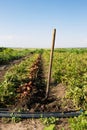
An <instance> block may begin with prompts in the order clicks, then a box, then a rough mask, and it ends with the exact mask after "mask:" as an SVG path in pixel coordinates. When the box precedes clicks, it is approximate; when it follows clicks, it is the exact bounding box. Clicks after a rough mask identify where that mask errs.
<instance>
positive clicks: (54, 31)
mask: <svg viewBox="0 0 87 130" xmlns="http://www.w3.org/2000/svg"><path fill="white" fill-rule="evenodd" d="M55 36H56V29H54V30H53V36H52V48H51V53H50V63H49V72H48V81H47V88H46V98H48V96H49V92H50V81H51V71H52V61H53V52H54V45H55Z"/></svg>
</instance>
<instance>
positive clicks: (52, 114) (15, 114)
mask: <svg viewBox="0 0 87 130" xmlns="http://www.w3.org/2000/svg"><path fill="white" fill-rule="evenodd" d="M82 113H83V111H82V110H80V111H72V112H34V113H29V112H9V111H0V118H2V117H5V118H12V117H16V118H25V119H27V118H49V117H55V118H70V117H77V116H79V115H81V114H82Z"/></svg>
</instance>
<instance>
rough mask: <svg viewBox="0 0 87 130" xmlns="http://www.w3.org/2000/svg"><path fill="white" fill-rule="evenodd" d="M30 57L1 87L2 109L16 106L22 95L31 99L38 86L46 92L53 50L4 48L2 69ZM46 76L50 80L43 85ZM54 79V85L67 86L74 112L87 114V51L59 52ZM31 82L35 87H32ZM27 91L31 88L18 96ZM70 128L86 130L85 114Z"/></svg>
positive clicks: (0, 54) (56, 52) (9, 73)
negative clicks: (29, 96) (80, 110)
mask: <svg viewBox="0 0 87 130" xmlns="http://www.w3.org/2000/svg"><path fill="white" fill-rule="evenodd" d="M31 52H32V55H31ZM28 55H29V57H27V58H26V59H25V60H22V61H21V63H19V64H17V65H16V64H15V65H13V66H12V67H10V68H9V69H8V70H7V72H6V73H5V75H4V80H3V81H1V83H0V103H1V104H2V106H3V105H4V106H6V107H9V106H11V105H13V104H14V103H15V100H17V99H18V98H21V97H20V96H19V93H20V95H23V94H25V95H26V96H27V94H28V95H30V91H29V89H30V88H31V86H32V92H34V89H36V88H35V87H38V86H39V87H38V89H37V90H38V91H39V89H43V87H44V88H46V83H47V73H48V67H49V57H50V50H49V49H34V50H32V51H31V50H30V49H22V50H21V49H18V50H15V49H9V48H0V65H4V64H5V65H6V64H8V63H10V62H12V61H14V60H15V59H20V58H22V57H24V56H28ZM40 56H41V57H40ZM38 57H39V58H38ZM39 64H40V65H39ZM41 67H42V69H41ZM38 73H41V77H39V76H40V74H38ZM42 73H43V74H44V75H46V76H45V80H43V81H42V80H41V82H40V78H43V76H42ZM51 78H52V80H53V82H54V83H53V84H57V85H58V84H62V85H63V86H65V88H66V92H65V98H68V99H69V100H71V101H72V102H73V106H74V109H75V110H79V109H82V110H84V111H85V113H86V111H87V49H85V48H77V49H55V50H54V56H53V65H52V77H51ZM31 82H32V84H33V85H29V84H30V83H31ZM43 82H44V83H43ZM41 84H43V85H41ZM20 86H21V87H20ZM26 86H27V87H26ZM40 86H41V87H42V88H41V87H40ZM23 87H26V88H27V89H26V91H25V89H24V90H23V91H21V92H19V93H18V92H17V91H18V90H19V91H20V89H23ZM51 87H52V88H53V87H54V85H51ZM19 88H20V89H19ZM40 91H41V90H40ZM32 92H31V93H32ZM26 93H27V94H26ZM12 100H14V102H11V101H12ZM2 106H1V107H2ZM69 124H70V127H71V128H70V129H71V130H86V129H87V118H86V116H85V114H84V113H83V114H82V115H81V116H79V117H77V118H76V117H75V118H73V119H69Z"/></svg>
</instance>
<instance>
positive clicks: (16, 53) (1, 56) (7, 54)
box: [0, 48, 32, 65]
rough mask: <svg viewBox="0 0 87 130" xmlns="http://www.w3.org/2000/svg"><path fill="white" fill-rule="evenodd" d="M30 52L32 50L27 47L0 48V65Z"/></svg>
mask: <svg viewBox="0 0 87 130" xmlns="http://www.w3.org/2000/svg"><path fill="white" fill-rule="evenodd" d="M30 52H32V50H29V49H12V48H0V65H3V64H7V63H9V62H10V61H13V60H15V59H19V58H21V57H23V56H26V55H28V54H29V53H30Z"/></svg>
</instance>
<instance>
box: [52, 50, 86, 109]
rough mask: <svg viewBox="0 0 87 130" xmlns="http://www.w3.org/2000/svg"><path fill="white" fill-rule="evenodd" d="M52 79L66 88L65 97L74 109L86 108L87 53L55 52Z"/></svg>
mask: <svg viewBox="0 0 87 130" xmlns="http://www.w3.org/2000/svg"><path fill="white" fill-rule="evenodd" d="M53 77H54V79H55V81H56V82H57V83H63V84H65V85H66V86H67V96H68V97H69V98H72V100H73V103H74V105H75V106H76V107H81V108H84V109H86V108H87V105H86V103H87V53H84V54H82V53H79V54H75V53H69V52H66V53H59V52H55V54H54V63H53Z"/></svg>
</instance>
